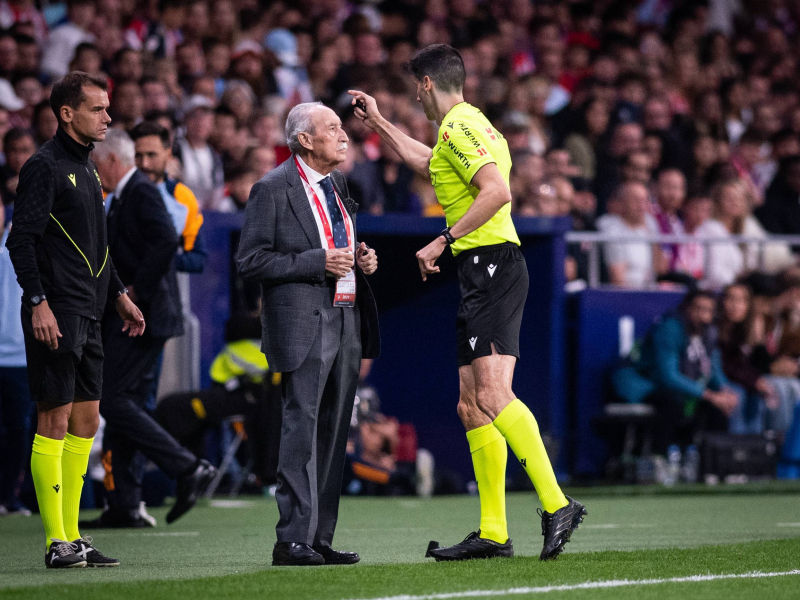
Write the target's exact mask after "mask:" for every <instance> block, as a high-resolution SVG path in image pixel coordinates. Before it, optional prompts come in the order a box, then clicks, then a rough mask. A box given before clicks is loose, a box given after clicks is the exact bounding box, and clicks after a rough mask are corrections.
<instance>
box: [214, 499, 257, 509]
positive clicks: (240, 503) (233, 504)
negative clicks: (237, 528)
mask: <svg viewBox="0 0 800 600" xmlns="http://www.w3.org/2000/svg"><path fill="white" fill-rule="evenodd" d="M208 504H209V506H211V507H212V508H250V507H252V506H255V505H256V502H255V501H253V500H212V501H211V502H209V503H208Z"/></svg>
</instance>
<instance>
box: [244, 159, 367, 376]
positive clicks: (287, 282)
mask: <svg viewBox="0 0 800 600" xmlns="http://www.w3.org/2000/svg"><path fill="white" fill-rule="evenodd" d="M331 177H332V178H333V183H334V187H335V188H336V191H337V193H338V194H339V196H340V197H341V198H342V202H343V203H344V205H345V208H346V210H347V212H348V214H349V215H350V219H351V220H352V221H353V227H354V228H355V223H356V211H357V210H358V205H357V204H356V203H355V202H353V201H352V200H351V199H350V198H349V197H348V195H347V193H346V183H345V181H344V177H343V176H342V174H341V173H340V172H339V171H334V172H333V173H332V174H331ZM354 234H355V232H354ZM356 239H358V237H357V236H356ZM237 266H238V270H239V275H241V276H242V277H243V278H245V279H249V280H251V281H256V282H258V283H260V284H261V293H262V298H263V304H262V308H261V311H262V314H261V322H262V324H263V331H262V343H261V347H262V350H263V351H264V354H265V355H266V356H267V361H268V362H269V366H270V368H271V369H273V370H275V371H279V372H290V371H294V370H295V369H297V368H298V367H299V366H300V365H301V364H302V363H303V361H304V360H305V358H306V356H307V355H308V352H309V350H310V349H311V344H312V343H313V342H314V340H315V339H316V337H317V334H318V333H319V326H320V325H319V323H320V312H319V309H320V307H321V306H325V305H328V304H329V303H330V302H331V297H330V291H329V289H328V285H327V282H326V277H325V249H324V248H323V246H322V242H321V240H320V239H319V231H318V229H317V225H316V221H315V220H314V213H313V212H312V211H311V205H310V204H309V202H308V196H306V191H305V188H304V187H303V182H302V180H301V179H300V175H299V174H298V172H297V167H296V166H295V162H294V157H292V158H290V159H289V160H287V161H285V162H284V163H283V164H281V165H280V166H279V167H277V168H276V169H273V170H272V171H270V172H269V173H267V174H266V175H265V176H264V177H262V178H261V180H260V181H259V182H258V183H256V184H255V185H254V186H253V189H252V190H251V192H250V198H249V200H248V201H247V213H246V216H245V221H244V227H243V229H242V237H241V241H240V242H239V254H238V257H237ZM356 302H357V304H358V307H359V310H360V314H361V348H362V350H361V351H362V355H363V357H364V358H375V357H377V356H378V354H379V353H380V336H379V332H378V309H377V307H376V305H375V298H374V296H373V295H372V290H371V289H370V287H369V283H367V279H366V277H365V276H364V274H363V273H362V272H361V270H360V269H358V268H356Z"/></svg>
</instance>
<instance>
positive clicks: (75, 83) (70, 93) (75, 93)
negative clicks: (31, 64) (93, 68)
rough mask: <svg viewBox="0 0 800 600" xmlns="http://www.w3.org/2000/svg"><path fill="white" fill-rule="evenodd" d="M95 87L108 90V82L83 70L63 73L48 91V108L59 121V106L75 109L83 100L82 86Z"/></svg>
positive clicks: (84, 95) (84, 96)
mask: <svg viewBox="0 0 800 600" xmlns="http://www.w3.org/2000/svg"><path fill="white" fill-rule="evenodd" d="M87 87H97V88H100V89H101V90H103V91H107V90H108V82H107V81H106V80H105V79H103V78H102V77H96V76H94V75H89V73H84V72H83V71H73V72H72V73H68V74H67V75H64V77H62V78H61V79H59V80H58V81H56V83H55V85H53V91H52V92H50V108H52V109H53V112H54V113H55V114H56V119H58V122H59V123H61V107H62V106H69V107H70V108H72V109H77V108H78V107H79V106H80V105H81V104H82V103H83V102H84V101H85V100H86V94H84V88H87Z"/></svg>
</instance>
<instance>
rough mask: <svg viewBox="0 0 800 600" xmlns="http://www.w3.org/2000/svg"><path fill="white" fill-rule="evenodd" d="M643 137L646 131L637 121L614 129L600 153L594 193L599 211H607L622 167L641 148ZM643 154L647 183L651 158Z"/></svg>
mask: <svg viewBox="0 0 800 600" xmlns="http://www.w3.org/2000/svg"><path fill="white" fill-rule="evenodd" d="M643 137H644V131H643V130H642V127H641V126H640V125H638V124H636V123H623V124H620V125H617V126H616V127H614V129H613V130H612V132H611V141H610V142H609V145H608V148H607V150H606V151H604V152H602V153H601V154H600V158H599V160H598V162H597V177H596V178H595V180H594V193H595V195H596V196H597V206H598V212H599V213H601V214H602V213H604V212H605V208H606V202H607V201H608V199H609V198H610V197H611V194H613V193H614V190H615V189H616V188H617V186H618V185H619V183H620V182H621V181H622V179H623V178H622V167H623V166H624V165H625V163H627V162H628V159H629V156H630V154H631V153H633V152H636V151H638V150H639V149H640V148H641V146H642V139H643ZM641 156H643V157H644V159H645V160H647V162H648V165H647V167H644V166H642V171H644V170H645V169H646V170H647V171H648V172H647V173H645V174H644V175H643V177H642V178H643V179H646V181H645V182H644V183H645V184H646V183H648V182H649V179H650V173H649V169H650V166H649V160H648V159H647V155H646V154H642V155H641ZM637 169H638V167H637ZM642 178H637V179H642Z"/></svg>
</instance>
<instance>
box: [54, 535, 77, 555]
mask: <svg viewBox="0 0 800 600" xmlns="http://www.w3.org/2000/svg"><path fill="white" fill-rule="evenodd" d="M50 539H52V540H53V544H52V545H51V546H50V549H51V550H53V551H54V552H55V553H56V554H57V555H58V556H60V557H64V556H70V555H72V554H75V551H76V550H77V549H78V544H74V543H72V542H65V541H64V540H57V539H55V538H50Z"/></svg>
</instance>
